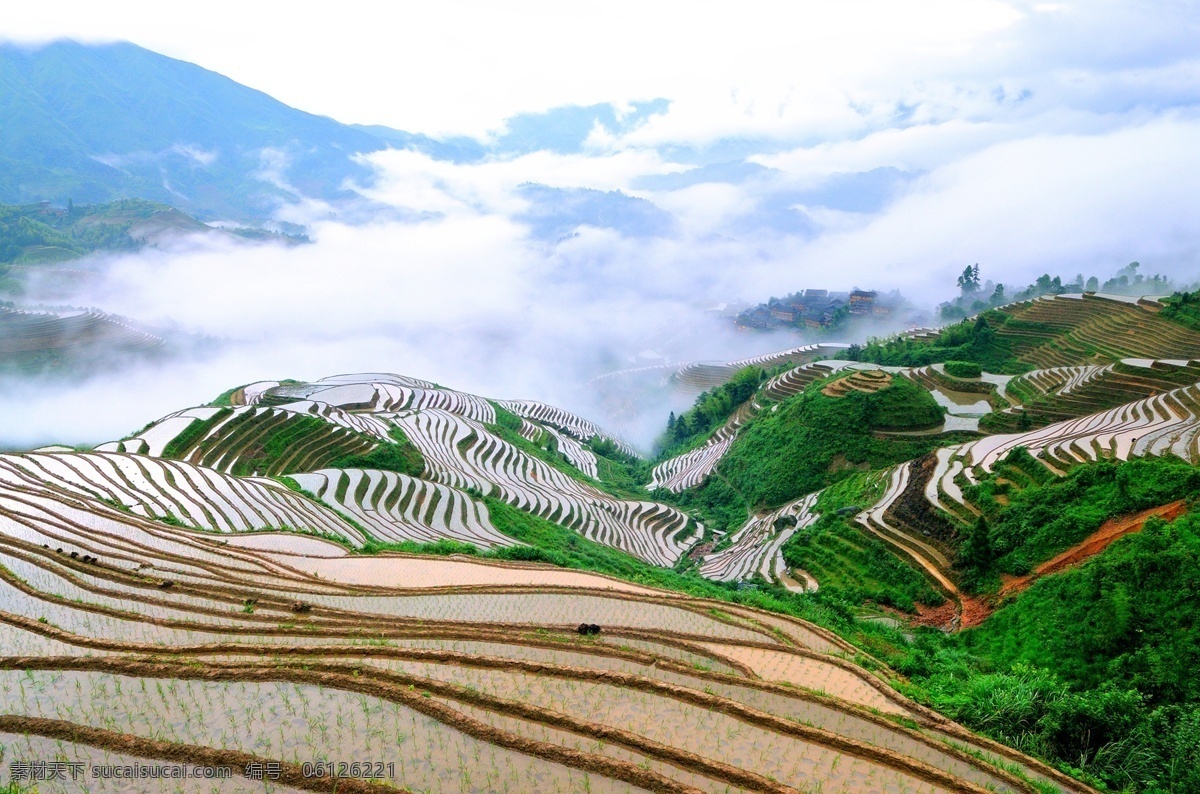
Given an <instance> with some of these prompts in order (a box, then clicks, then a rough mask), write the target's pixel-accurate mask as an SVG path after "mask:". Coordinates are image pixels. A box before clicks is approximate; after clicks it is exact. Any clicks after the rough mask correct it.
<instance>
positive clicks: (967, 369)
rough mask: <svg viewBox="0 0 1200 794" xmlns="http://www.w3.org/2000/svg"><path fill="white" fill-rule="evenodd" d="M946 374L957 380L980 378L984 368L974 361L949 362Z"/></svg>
mask: <svg viewBox="0 0 1200 794" xmlns="http://www.w3.org/2000/svg"><path fill="white" fill-rule="evenodd" d="M946 374H947V375H952V376H954V377H956V378H978V377H979V376H980V375H981V374H983V368H982V367H980V366H979V365H978V364H976V363H975V362H974V361H947V362H946Z"/></svg>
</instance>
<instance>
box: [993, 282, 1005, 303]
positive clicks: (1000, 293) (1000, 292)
mask: <svg viewBox="0 0 1200 794" xmlns="http://www.w3.org/2000/svg"><path fill="white" fill-rule="evenodd" d="M992 303H993V304H995V305H996V306H999V305H1000V304H1001V303H1004V285H1003V284H997V285H996V289H995V291H994V292H992Z"/></svg>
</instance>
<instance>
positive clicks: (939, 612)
mask: <svg viewBox="0 0 1200 794" xmlns="http://www.w3.org/2000/svg"><path fill="white" fill-rule="evenodd" d="M916 606H917V616H916V617H912V616H911V615H905V618H906V619H907V620H908V621H909V622H910V623H912V624H913V625H915V626H929V627H930V628H935V629H942V630H943V631H950V630H952V629H953V628H954V622H955V619H956V618H957V617H958V604H956V603H954V601H952V600H951V599H949V598H947V599H946V600H945V601H943V602H942V605H941V606H938V607H931V606H929V605H927V604H922V603H921V602H919V601H918V602H917V605H916Z"/></svg>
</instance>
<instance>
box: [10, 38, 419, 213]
mask: <svg viewBox="0 0 1200 794" xmlns="http://www.w3.org/2000/svg"><path fill="white" fill-rule="evenodd" d="M0 118H3V119H4V123H3V124H2V125H0V202H6V203H14V204H24V203H31V202H36V201H42V200H49V201H52V202H55V203H56V204H60V205H61V204H65V203H66V201H67V199H74V201H75V202H77V203H85V202H88V203H90V202H103V201H109V200H112V199H114V198H123V197H135V196H136V197H142V198H147V199H151V200H154V201H161V202H163V203H167V204H170V205H172V206H175V207H179V208H181V209H183V210H185V211H187V212H190V213H193V214H196V215H197V216H199V217H201V218H210V219H211V218H215V217H233V218H242V219H250V218H264V217H268V216H269V215H270V214H271V212H272V211H273V210H274V209H275V208H276V207H277V206H278V204H279V203H280V202H282V201H286V200H289V199H292V198H294V197H295V194H297V193H302V194H304V195H307V196H314V197H319V198H323V199H327V200H329V199H337V198H339V197H346V196H352V195H353V194H350V193H349V192H348V191H347V188H346V187H345V185H346V183H347V180H354V179H364V178H366V177H368V176H369V175H370V172H369V169H367V168H366V167H364V166H362V165H360V164H358V163H356V162H355V161H354V160H353V159H352V155H354V154H356V153H366V152H373V151H378V150H380V149H384V148H387V147H388V146H389V145H392V146H395V145H400V144H402V143H404V142H407V141H420V140H423V139H421V138H420V137H419V136H409V135H408V134H407V133H403V132H399V131H394V130H389V131H387V135H386V139H385V137H384V136H382V135H380V134H378V132H379V131H378V130H376V131H368V130H365V129H363V128H356V127H352V126H349V125H345V124H341V123H339V122H337V121H334V120H333V119H330V118H326V117H324V116H317V115H313V114H310V113H306V112H304V111H300V110H296V109H295V108H292V107H289V106H287V105H285V104H283V103H282V102H279V101H277V100H275V99H273V98H271V97H270V96H268V95H266V94H264V93H262V92H261V91H257V90H255V89H252V88H248V87H246V86H243V85H240V84H238V83H236V82H234V81H233V80H230V79H229V78H227V77H223V76H221V75H219V74H216V73H215V72H211V71H208V70H207V69H203V68H201V67H199V66H196V65H194V64H190V63H186V62H184V61H179V60H175V59H173V58H168V57H166V56H163V55H159V54H157V53H154V52H151V51H149V50H146V49H143V48H141V47H138V46H136V45H133V44H129V43H116V44H104V45H84V44H80V43H77V42H73V41H58V42H54V43H51V44H47V45H44V46H39V47H29V46H23V45H16V44H0Z"/></svg>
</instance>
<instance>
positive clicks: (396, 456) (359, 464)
mask: <svg viewBox="0 0 1200 794" xmlns="http://www.w3.org/2000/svg"><path fill="white" fill-rule="evenodd" d="M388 435H390V436H391V437H392V440H393V441H394V443H391V444H387V443H383V444H379V445H378V446H377V447H375V448H374V449H372V450H371V451H370V452H367V453H364V454H362V455H346V456H344V457H341V458H337V459H336V460H334V461H333V462H331V463H330V464H329V466H330V467H332V468H335V469H379V470H381V471H395V472H399V473H401V474H407V475H409V476H412V477H420V476H421V475H422V474H424V473H425V456H424V455H422V454H421V450H419V449H417V446H416V445H415V444H413V443H412V441H410V440H409V438H408V436H406V435H405V434H404V431H403V430H401V429H400V428H399V427H396V426H394V425H393V426H392V427H390V428H389V429H388Z"/></svg>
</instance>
